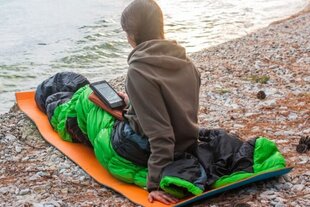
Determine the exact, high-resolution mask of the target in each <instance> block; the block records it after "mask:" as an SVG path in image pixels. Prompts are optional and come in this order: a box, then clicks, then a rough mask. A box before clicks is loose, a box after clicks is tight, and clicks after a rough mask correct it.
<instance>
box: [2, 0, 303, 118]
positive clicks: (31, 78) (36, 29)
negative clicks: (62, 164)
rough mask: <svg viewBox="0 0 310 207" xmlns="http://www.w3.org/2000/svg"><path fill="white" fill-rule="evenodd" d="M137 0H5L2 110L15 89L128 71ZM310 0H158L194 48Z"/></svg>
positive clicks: (173, 30) (170, 26)
mask: <svg viewBox="0 0 310 207" xmlns="http://www.w3.org/2000/svg"><path fill="white" fill-rule="evenodd" d="M129 2H130V0H113V1H112V0H87V1H85V0H0V25H1V26H0V113H4V112H7V111H8V110H9V108H10V107H11V106H12V105H13V103H14V92H15V91H23V90H29V89H34V88H35V87H36V86H37V85H38V84H39V83H40V82H41V81H42V80H44V79H45V78H47V77H49V76H51V75H53V74H55V73H57V72H61V71H74V72H78V73H81V74H83V75H85V76H86V77H87V78H89V80H90V81H98V80H103V79H105V80H110V79H112V78H115V77H117V76H120V75H123V74H125V73H126V71H127V62H126V61H127V55H128V53H129V52H130V51H131V48H130V47H129V45H128V44H127V41H126V36H125V33H124V32H123V31H122V29H121V26H120V23H119V22H120V15H121V12H122V10H123V9H124V8H125V6H126V5H127V4H128V3H129ZM307 2H308V1H307V0H216V1H214V0H158V3H159V4H160V6H161V7H162V9H163V12H164V16H165V31H166V38H168V39H176V40H177V41H178V42H179V43H180V44H182V45H183V46H185V47H186V48H187V52H188V53H192V52H195V51H199V50H201V49H202V48H207V47H211V46H214V45H217V44H220V43H223V42H225V41H228V40H231V39H234V38H237V37H241V36H243V35H246V34H248V33H250V32H252V31H254V30H256V29H258V28H261V27H265V26H267V25H268V24H270V23H271V22H273V21H276V20H279V19H283V18H285V17H288V16H290V15H292V14H294V13H296V12H298V11H300V10H301V9H303V8H304V7H305V6H306V4H307ZM150 26H151V25H150Z"/></svg>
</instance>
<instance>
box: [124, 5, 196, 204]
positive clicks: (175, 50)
mask: <svg viewBox="0 0 310 207" xmlns="http://www.w3.org/2000/svg"><path fill="white" fill-rule="evenodd" d="M121 25H122V28H123V30H124V31H125V32H126V34H127V39H128V42H129V44H130V45H131V46H132V47H133V48H134V50H133V51H132V52H131V53H130V55H129V57H128V64H129V69H128V74H127V79H126V92H127V93H128V96H129V99H130V105H129V107H128V109H127V111H126V113H125V114H124V115H125V118H126V119H127V120H128V122H129V123H130V125H131V127H132V128H133V130H134V131H135V132H136V133H138V134H140V135H143V136H146V137H147V138H148V141H149V144H150V151H151V154H150V157H149V160H148V182H147V188H148V190H149V192H150V194H149V200H150V201H151V202H152V201H153V200H159V201H161V202H164V203H167V204H168V203H174V202H176V201H177V199H175V198H173V197H171V196H170V195H168V194H166V193H163V192H162V191H160V190H159V189H160V187H159V181H160V174H161V172H162V170H163V169H164V168H165V167H166V166H167V165H169V164H170V163H171V162H173V160H174V158H175V155H176V154H181V153H184V152H186V151H187V150H189V148H190V147H191V146H193V145H195V143H196V142H197V137H198V124H197V113H198V104H199V87H200V77H199V73H198V71H197V70H196V68H195V67H194V65H193V64H192V62H191V61H190V60H189V59H188V58H187V57H186V54H185V49H184V48H183V47H181V46H180V45H178V44H177V43H176V42H174V41H168V40H165V38H164V30H163V14H162V11H161V9H160V7H159V6H158V5H157V4H156V2H155V1H153V0H135V1H133V2H132V3H131V4H130V5H129V6H128V7H127V8H126V9H125V10H124V12H123V13H122V18H121Z"/></svg>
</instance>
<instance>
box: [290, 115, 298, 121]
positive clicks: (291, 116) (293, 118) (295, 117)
mask: <svg viewBox="0 0 310 207" xmlns="http://www.w3.org/2000/svg"><path fill="white" fill-rule="evenodd" d="M297 117H298V116H297V114H296V113H290V114H289V115H288V120H290V121H293V120H295V119H297Z"/></svg>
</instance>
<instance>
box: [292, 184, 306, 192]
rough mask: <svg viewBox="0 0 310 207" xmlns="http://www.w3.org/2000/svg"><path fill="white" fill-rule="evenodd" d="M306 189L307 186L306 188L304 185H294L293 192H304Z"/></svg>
mask: <svg viewBox="0 0 310 207" xmlns="http://www.w3.org/2000/svg"><path fill="white" fill-rule="evenodd" d="M304 187H305V186H304V185H303V184H299V185H294V186H293V188H292V190H293V191H297V192H300V191H302V190H303V189H304Z"/></svg>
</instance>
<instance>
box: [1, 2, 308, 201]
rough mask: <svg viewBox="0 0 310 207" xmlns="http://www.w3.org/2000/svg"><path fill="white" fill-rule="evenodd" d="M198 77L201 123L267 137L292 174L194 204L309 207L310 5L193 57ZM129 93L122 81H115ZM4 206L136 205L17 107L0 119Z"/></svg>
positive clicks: (118, 88)
mask: <svg viewBox="0 0 310 207" xmlns="http://www.w3.org/2000/svg"><path fill="white" fill-rule="evenodd" d="M191 58H192V60H193V61H194V63H195V65H196V66H197V68H198V70H199V71H200V73H201V79H202V85H201V91H200V110H199V124H200V125H201V126H202V127H207V128H223V129H226V130H227V131H229V132H232V133H235V134H237V135H239V136H240V137H241V138H242V139H244V140H247V139H251V138H253V137H256V136H266V137H268V138H270V139H271V140H273V141H275V142H276V143H277V146H278V148H279V150H280V151H281V152H282V154H283V155H284V157H285V158H286V160H287V165H288V166H292V167H294V169H293V171H292V172H290V173H289V174H287V175H285V176H282V177H279V178H275V179H272V180H268V181H263V182H257V183H254V184H251V185H247V186H245V187H242V188H239V189H235V190H232V191H229V192H225V193H223V194H221V195H219V196H217V197H215V198H212V199H208V200H205V201H203V202H200V203H196V204H195V205H196V206H212V207H217V206H219V207H221V206H227V207H228V206H239V207H241V206H276V207H285V206H294V207H299V206H310V157H309V155H310V152H309V150H308V151H307V152H304V153H298V152H297V151H296V146H297V145H298V142H299V140H300V139H301V137H305V136H309V135H310V7H309V6H308V7H306V8H305V9H304V10H303V11H302V12H300V13H298V14H296V15H294V16H292V17H290V18H288V19H285V20H281V21H278V22H274V23H272V24H271V25H269V26H268V27H266V28H263V29H260V30H257V31H255V32H253V33H251V34H248V35H246V36H244V37H241V38H238V39H235V40H232V41H229V42H226V43H224V44H221V45H218V46H215V47H212V48H208V49H204V50H202V51H199V52H196V53H193V54H191ZM110 83H111V84H112V85H113V86H114V87H115V88H116V89H117V90H119V91H123V90H124V77H119V78H116V79H114V80H112V81H111V82H110ZM0 206H45V207H52V206H122V207H127V206H128V207H130V206H136V205H135V204H134V203H132V202H130V201H129V200H128V199H126V198H124V197H123V196H122V195H120V194H118V193H116V192H115V191H113V190H110V189H108V188H106V187H104V186H102V185H99V184H98V183H97V182H96V181H95V180H93V179H92V178H91V177H90V176H89V175H88V174H86V173H85V172H84V171H83V170H82V169H81V168H80V167H78V166H77V165H76V164H74V163H73V162H72V161H70V160H69V159H68V158H67V157H65V156H64V155H62V154H61V153H60V152H59V151H58V150H57V149H55V148H54V147H52V146H51V145H49V144H48V143H47V142H45V141H44V140H43V139H42V137H41V135H40V133H39V132H38V130H37V129H36V126H35V125H34V124H33V123H32V121H31V120H30V119H28V118H27V117H26V115H24V114H23V113H22V112H21V111H19V109H18V107H17V106H13V107H12V108H11V110H10V112H9V113H5V114H3V115H1V116H0Z"/></svg>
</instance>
